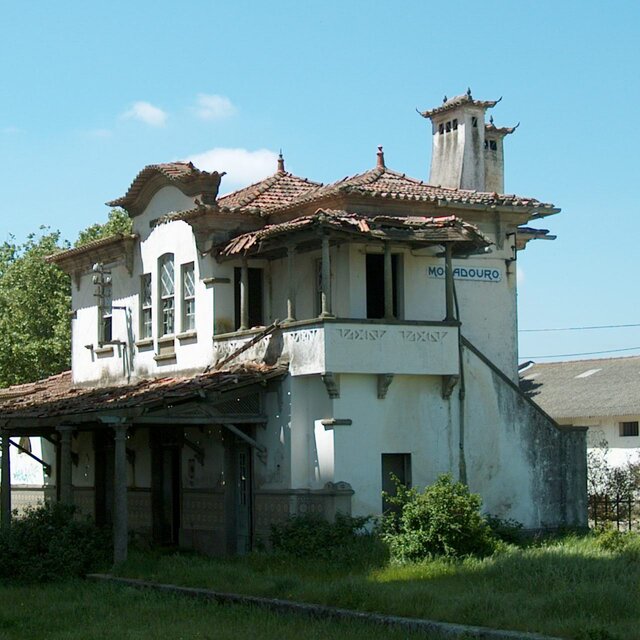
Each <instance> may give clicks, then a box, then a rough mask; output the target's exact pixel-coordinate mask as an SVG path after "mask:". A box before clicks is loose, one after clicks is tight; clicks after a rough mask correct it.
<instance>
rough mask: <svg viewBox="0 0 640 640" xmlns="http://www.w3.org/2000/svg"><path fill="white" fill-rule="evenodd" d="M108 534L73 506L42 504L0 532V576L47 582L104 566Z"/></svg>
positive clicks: (82, 573) (107, 553)
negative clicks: (81, 516) (83, 516)
mask: <svg viewBox="0 0 640 640" xmlns="http://www.w3.org/2000/svg"><path fill="white" fill-rule="evenodd" d="M110 550H111V544H110V536H109V534H108V533H106V532H105V531H102V530H100V529H98V528H97V527H96V526H95V525H94V524H93V523H92V522H90V521H89V520H88V519H81V518H78V517H76V516H75V508H74V507H70V506H67V505H63V504H53V505H49V504H45V505H42V506H38V507H32V508H29V509H27V510H26V512H25V513H24V515H23V516H21V517H19V518H14V519H13V521H12V523H11V526H10V527H9V529H8V530H4V531H2V532H0V580H2V581H9V580H21V581H26V582H48V581H52V580H59V579H62V578H67V577H70V576H82V575H85V574H86V573H89V572H91V571H95V570H97V569H101V568H103V567H105V566H108V564H109V561H110Z"/></svg>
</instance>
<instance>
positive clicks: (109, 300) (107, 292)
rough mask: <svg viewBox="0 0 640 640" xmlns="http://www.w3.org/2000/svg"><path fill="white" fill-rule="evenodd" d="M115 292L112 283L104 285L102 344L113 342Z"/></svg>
mask: <svg viewBox="0 0 640 640" xmlns="http://www.w3.org/2000/svg"><path fill="white" fill-rule="evenodd" d="M112 329H113V291H112V289H111V283H110V282H105V284H103V285H102V304H101V305H100V343H107V342H111V341H112V340H113V331H112Z"/></svg>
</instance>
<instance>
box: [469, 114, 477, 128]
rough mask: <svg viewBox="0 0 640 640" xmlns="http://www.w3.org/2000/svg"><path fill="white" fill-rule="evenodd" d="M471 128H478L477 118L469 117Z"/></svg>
mask: <svg viewBox="0 0 640 640" xmlns="http://www.w3.org/2000/svg"><path fill="white" fill-rule="evenodd" d="M471 126H472V127H474V128H477V126H478V118H477V117H476V116H472V117H471Z"/></svg>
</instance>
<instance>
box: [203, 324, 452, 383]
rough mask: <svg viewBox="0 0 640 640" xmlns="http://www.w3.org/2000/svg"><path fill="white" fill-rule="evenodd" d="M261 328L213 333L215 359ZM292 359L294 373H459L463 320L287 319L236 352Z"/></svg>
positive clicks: (243, 357) (247, 358) (242, 358)
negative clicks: (295, 320)
mask: <svg viewBox="0 0 640 640" xmlns="http://www.w3.org/2000/svg"><path fill="white" fill-rule="evenodd" d="M259 333H260V332H259V331H255V330H254V331H243V332H236V333H229V334H224V335H219V336H216V337H214V361H221V360H222V359H223V358H226V357H228V356H229V355H231V354H232V353H233V352H235V351H237V350H238V349H240V348H241V347H242V346H243V345H244V344H246V343H247V342H248V341H250V340H252V339H254V338H256V336H257V335H258V334H259ZM278 358H284V359H288V360H289V362H290V373H291V375H293V376H301V375H311V374H324V373H327V372H333V373H367V374H382V373H393V374H405V375H456V374H457V373H458V326H457V324H455V323H447V322H406V321H405V322H403V321H391V322H390V321H380V320H353V319H341V318H337V319H333V318H331V319H329V318H325V319H321V320H318V319H315V320H309V321H303V322H293V323H291V324H285V325H283V326H282V327H280V329H279V330H277V331H275V332H273V333H272V334H270V335H269V336H267V337H265V338H264V339H262V340H259V341H257V342H256V344H254V345H253V346H251V347H250V348H248V349H247V350H246V351H244V352H242V353H240V354H239V355H238V356H237V357H236V358H234V360H233V362H234V363H242V362H251V361H253V362H255V361H260V362H261V361H263V360H264V361H267V362H275V360H277V359H278Z"/></svg>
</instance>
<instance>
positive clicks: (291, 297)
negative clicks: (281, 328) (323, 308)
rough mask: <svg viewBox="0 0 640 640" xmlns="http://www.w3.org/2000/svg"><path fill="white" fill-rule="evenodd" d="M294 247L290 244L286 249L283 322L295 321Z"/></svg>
mask: <svg viewBox="0 0 640 640" xmlns="http://www.w3.org/2000/svg"><path fill="white" fill-rule="evenodd" d="M295 260H296V247H295V245H293V244H290V245H289V246H288V247H287V287H288V288H287V291H288V293H287V317H286V319H285V322H294V321H295V319H296V288H295V283H294V274H295V267H296V265H295Z"/></svg>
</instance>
